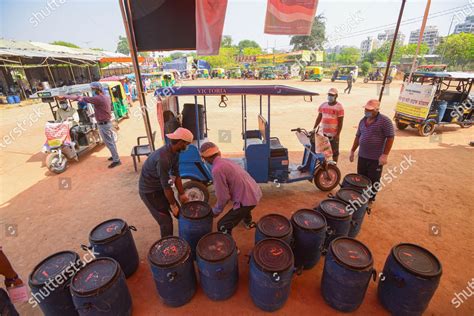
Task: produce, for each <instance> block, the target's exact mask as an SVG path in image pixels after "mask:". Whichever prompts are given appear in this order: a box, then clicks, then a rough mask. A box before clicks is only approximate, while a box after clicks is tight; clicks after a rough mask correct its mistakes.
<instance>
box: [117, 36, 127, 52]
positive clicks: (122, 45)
mask: <svg viewBox="0 0 474 316" xmlns="http://www.w3.org/2000/svg"><path fill="white" fill-rule="evenodd" d="M115 52H116V53H121V54H124V55H129V54H130V47H129V46H128V40H127V38H126V37H125V36H121V35H119V39H118V43H117V49H116V50H115Z"/></svg>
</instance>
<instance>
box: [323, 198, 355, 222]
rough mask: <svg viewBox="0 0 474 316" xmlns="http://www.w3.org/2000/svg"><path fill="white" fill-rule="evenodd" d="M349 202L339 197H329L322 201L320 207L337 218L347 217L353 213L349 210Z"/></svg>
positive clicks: (325, 212) (326, 213)
mask: <svg viewBox="0 0 474 316" xmlns="http://www.w3.org/2000/svg"><path fill="white" fill-rule="evenodd" d="M347 206H348V204H347V203H346V202H343V201H341V200H337V199H327V200H323V201H321V203H320V204H319V209H320V210H321V211H322V212H323V213H324V214H325V215H329V216H331V217H335V218H346V217H349V216H351V215H352V212H351V211H350V210H348V207H347Z"/></svg>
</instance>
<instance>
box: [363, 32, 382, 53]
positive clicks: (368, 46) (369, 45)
mask: <svg viewBox="0 0 474 316" xmlns="http://www.w3.org/2000/svg"><path fill="white" fill-rule="evenodd" d="M378 47H379V41H378V40H377V39H375V38H373V37H371V36H369V37H367V39H366V40H363V41H362V42H361V43H360V53H361V55H362V56H365V55H367V54H368V53H370V52H371V51H373V50H374V49H377V48H378Z"/></svg>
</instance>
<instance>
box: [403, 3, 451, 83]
mask: <svg viewBox="0 0 474 316" xmlns="http://www.w3.org/2000/svg"><path fill="white" fill-rule="evenodd" d="M430 6H431V0H428V1H427V2H426V7H425V15H424V16H423V22H421V28H420V36H419V37H418V44H417V45H416V52H415V56H413V62H412V63H411V68H410V75H409V76H408V82H410V81H411V77H412V75H413V72H414V71H415V65H416V59H417V57H418V53H419V52H420V46H421V41H422V39H423V35H424V34H425V26H426V20H428V14H429V13H430ZM449 29H451V26H449Z"/></svg>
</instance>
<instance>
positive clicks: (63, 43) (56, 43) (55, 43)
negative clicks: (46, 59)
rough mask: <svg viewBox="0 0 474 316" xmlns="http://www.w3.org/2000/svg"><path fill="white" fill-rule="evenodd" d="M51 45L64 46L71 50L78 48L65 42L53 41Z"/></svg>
mask: <svg viewBox="0 0 474 316" xmlns="http://www.w3.org/2000/svg"><path fill="white" fill-rule="evenodd" d="M50 44H51V45H58V46H66V47H71V48H80V47H79V46H77V45H76V44H73V43H69V42H65V41H54V42H52V43H50Z"/></svg>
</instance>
